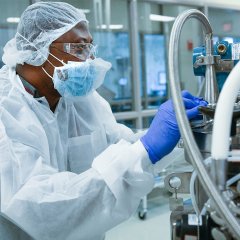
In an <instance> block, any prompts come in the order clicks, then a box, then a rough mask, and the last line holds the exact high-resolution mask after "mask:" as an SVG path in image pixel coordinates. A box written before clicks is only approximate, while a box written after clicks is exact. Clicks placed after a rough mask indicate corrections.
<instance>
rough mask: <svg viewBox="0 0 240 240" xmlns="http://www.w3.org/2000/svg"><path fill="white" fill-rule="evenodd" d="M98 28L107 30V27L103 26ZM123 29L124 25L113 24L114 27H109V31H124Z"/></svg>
mask: <svg viewBox="0 0 240 240" xmlns="http://www.w3.org/2000/svg"><path fill="white" fill-rule="evenodd" d="M97 28H100V29H107V25H105V24H102V25H101V26H97ZM122 28H123V25H122V24H112V25H109V29H114V30H117V29H122Z"/></svg>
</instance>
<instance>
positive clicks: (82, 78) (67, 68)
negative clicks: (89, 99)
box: [43, 58, 112, 99]
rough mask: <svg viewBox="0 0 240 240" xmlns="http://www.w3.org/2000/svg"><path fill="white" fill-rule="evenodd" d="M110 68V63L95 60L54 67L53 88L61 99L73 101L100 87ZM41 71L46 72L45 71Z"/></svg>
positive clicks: (98, 59) (99, 59)
mask: <svg viewBox="0 0 240 240" xmlns="http://www.w3.org/2000/svg"><path fill="white" fill-rule="evenodd" d="M111 66H112V65H111V63H110V62H107V61H104V60H103V59H101V58H95V59H87V60H86V61H85V62H68V64H64V65H63V66H61V67H54V73H53V77H52V79H53V83H54V88H55V89H56V90H57V91H58V92H59V93H60V95H61V96H62V97H66V98H72V99H73V98H76V97H83V96H86V95H88V94H89V93H90V92H92V91H93V90H96V89H97V88H98V87H100V86H101V85H102V83H103V81H104V78H105V75H106V73H107V71H108V70H109V69H110V68H111ZM43 70H44V71H45V72H46V70H45V69H43ZM46 74H48V73H47V72H46ZM48 75H49V74H48ZM49 77H51V76H50V75H49Z"/></svg>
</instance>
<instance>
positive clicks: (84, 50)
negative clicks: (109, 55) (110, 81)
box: [50, 43, 97, 61]
mask: <svg viewBox="0 0 240 240" xmlns="http://www.w3.org/2000/svg"><path fill="white" fill-rule="evenodd" d="M50 46H51V47H54V48H56V49H58V50H59V51H62V52H65V53H68V54H71V55H73V56H74V57H77V58H78V59H80V60H83V61H86V60H87V59H88V58H95V56H96V48H97V47H96V46H95V45H93V44H92V43H52V44H51V45H50Z"/></svg>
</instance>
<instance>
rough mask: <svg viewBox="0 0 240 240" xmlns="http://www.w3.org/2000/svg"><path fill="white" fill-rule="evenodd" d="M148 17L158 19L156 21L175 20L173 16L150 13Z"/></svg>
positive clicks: (152, 19)
mask: <svg viewBox="0 0 240 240" xmlns="http://www.w3.org/2000/svg"><path fill="white" fill-rule="evenodd" d="M149 19H150V20H151V21H158V22H172V21H174V20H175V17H169V16H163V15H157V14H150V15H149Z"/></svg>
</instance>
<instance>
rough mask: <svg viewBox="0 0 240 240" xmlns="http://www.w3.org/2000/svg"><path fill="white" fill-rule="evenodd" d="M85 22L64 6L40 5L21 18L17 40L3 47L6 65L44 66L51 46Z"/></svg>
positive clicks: (57, 4)
mask: <svg viewBox="0 0 240 240" xmlns="http://www.w3.org/2000/svg"><path fill="white" fill-rule="evenodd" d="M81 21H86V22H87V20H86V16H85V14H84V13H83V12H82V11H81V10H79V9H77V8H75V7H73V6H72V5H70V4H68V3H64V2H37V3H35V4H32V5H30V6H29V7H28V8H27V9H26V10H25V11H24V12H23V14H22V16H21V19H20V22H19V24H18V28H17V33H16V35H15V38H13V39H11V40H10V41H9V42H8V43H7V44H6V45H5V47H4V49H3V51H4V54H3V57H2V60H3V62H4V63H5V64H6V65H8V66H10V67H14V66H16V64H23V63H24V62H25V63H28V64H30V65H34V66H40V65H42V64H43V63H44V62H45V61H46V59H47V57H48V53H49V45H50V44H51V43H52V42H53V41H54V40H56V39H57V38H59V37H60V36H61V35H63V34H64V33H66V32H67V31H69V30H70V29H71V28H73V27H74V26H75V25H76V24H77V23H79V22H81Z"/></svg>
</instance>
